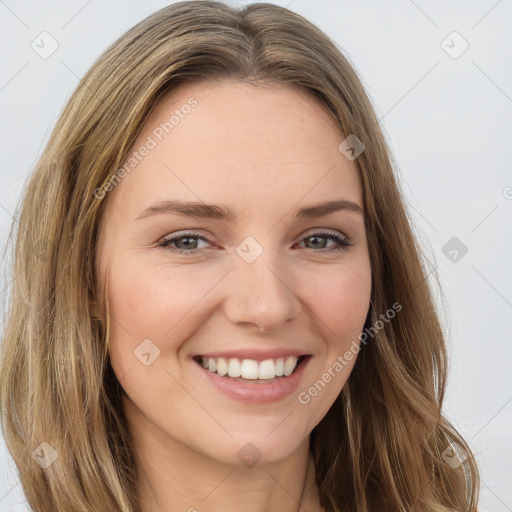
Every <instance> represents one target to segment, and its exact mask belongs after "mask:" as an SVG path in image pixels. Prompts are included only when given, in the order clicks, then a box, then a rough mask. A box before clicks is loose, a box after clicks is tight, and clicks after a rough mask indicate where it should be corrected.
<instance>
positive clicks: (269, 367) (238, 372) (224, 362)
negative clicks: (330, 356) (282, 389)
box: [201, 356, 298, 380]
mask: <svg viewBox="0 0 512 512" xmlns="http://www.w3.org/2000/svg"><path fill="white" fill-rule="evenodd" d="M297 361H298V358H297V357H296V356H288V357H287V358H284V357H279V358H278V359H265V360H264V361H260V362H258V361H256V360H254V359H242V360H241V361H240V360H239V359H237V358H235V357H232V358H229V359H226V358H224V357H218V358H216V357H203V358H202V361H201V362H202V364H203V367H204V368H207V369H208V370H209V371H211V372H213V373H218V374H219V375H220V376H221V377H223V376H224V375H228V376H229V377H233V378H236V377H242V378H243V379H248V380H256V379H262V380H268V379H273V378H275V377H282V376H283V375H284V376H285V377H288V375H291V374H292V373H293V370H295V368H296V366H297Z"/></svg>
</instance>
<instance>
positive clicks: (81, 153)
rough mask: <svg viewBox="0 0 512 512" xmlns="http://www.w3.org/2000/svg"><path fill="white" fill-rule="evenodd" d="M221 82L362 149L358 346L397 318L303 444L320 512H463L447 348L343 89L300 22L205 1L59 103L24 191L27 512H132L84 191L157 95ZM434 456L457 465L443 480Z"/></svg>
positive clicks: (16, 440)
mask: <svg viewBox="0 0 512 512" xmlns="http://www.w3.org/2000/svg"><path fill="white" fill-rule="evenodd" d="M224 78H227V79H233V80H238V81H242V80H243V81H251V82H260V83H269V84H283V85H284V84H286V85H290V86H293V87H297V88H299V89H301V90H303V91H306V92H307V93H309V94H310V95H312V96H314V97H315V98H317V99H319V100H320V101H321V102H322V103H323V104H324V105H325V107H326V108H327V109H328V111H329V112H330V113H331V114H332V116H333V119H334V120H335V121H336V122H337V123H338V125H339V127H340V135H341V133H343V134H345V136H347V135H349V134H353V135H355V136H356V137H357V138H358V139H360V140H361V141H362V142H363V143H364V146H365V150H364V151H363V152H362V153H361V154H360V155H359V157H358V158H357V166H358V171H359V175H360V180H361V183H362V187H363V195H364V207H365V212H366V231H367V236H368V246H369V251H370V260H371V267H372V279H373V281H372V295H371V308H370V310H369V312H368V317H367V321H366V324H365V328H371V327H372V326H374V325H375V324H376V323H377V322H378V321H379V319H380V318H381V315H382V313H384V312H385V311H386V310H388V309H389V308H390V305H391V304H395V303H398V304H400V305H401V307H402V309H401V311H400V313H399V314H397V315H396V317H395V318H394V319H393V320H392V321H389V322H385V323H384V325H383V326H382V328H381V329H379V330H378V332H376V333H375V334H374V335H373V337H372V340H371V342H369V343H368V344H367V345H365V346H364V348H363V349H362V350H361V352H360V353H359V356H358V358H357V361H356V364H355V367H354V369H353V372H352V374H351V376H350V378H349V380H348V382H347V383H346V385H345V386H344V388H343V390H342V392H341V393H340V395H339V397H338V398H337V399H336V401H335V403H334V404H333V405H332V407H331V409H330V410H329V411H328V413H327V415H326V416H325V417H324V418H323V419H322V421H321V422H320V423H319V424H318V426H317V427H316V428H315V429H314V430H313V432H312V434H311V453H312V455H313V458H314V462H315V468H316V478H317V484H318V488H319V492H320V498H321V502H322V505H323V506H324V507H325V509H326V511H339V512H341V511H343V512H349V511H350V512H353V511H354V510H358V511H359V512H376V511H378V512H383V511H393V512H397V511H407V512H409V511H411V510H415V511H425V512H426V511H448V510H450V511H455V510H456V511H458V512H460V511H475V510H476V506H477V498H478V472H477V467H476V464H475V460H474V458H473V455H472V454H471V450H470V448H469V447H468V446H467V445H466V443H465V442H464V440H463V438H462V437H461V435H460V434H459V433H458V432H457V431H456V430H455V429H454V427H453V426H452V425H450V423H449V422H448V421H447V420H446V419H445V418H444V417H443V416H442V414H441V408H442V404H443V396H444V391H445V379H446V353H445V341H444V334H443V332H442V329H441V326H440V321H439V318H438V315H437V313H436V310H435V307H434V303H433V298H432V291H431V290H430V289H429V284H428V281H427V277H428V276H427V270H426V267H425V264H424V261H423V259H422V256H421V252H420V250H419V246H418V244H417V242H416V240H415V237H414V235H413V232H412V228H411V226H412V223H411V221H410V220H409V215H408V213H407V211H406V208H405V206H404V201H403V199H402V194H401V192H400V189H399V186H398V183H397V181H396V179H395V176H394V171H393V164H392V161H391V157H390V154H389V152H388V148H387V145H386V142H385V139H384V137H383V134H382V132H381V129H380V127H379V123H378V120H377V118H376V116H375V113H374V111H373V109H372V106H371V104H370V101H369V99H368V97H367V95H366V93H365V91H364V89H363V87H362V85H361V82H360V80H359V78H358V77H357V74H356V72H355V71H354V69H353V68H352V66H351V65H350V64H349V62H348V60H347V59H346V58H345V57H344V56H343V54H342V53H341V52H340V50H339V49H338V48H337V47H336V45H335V44H334V43H333V42H332V41H331V40H330V39H329V38H328V37H327V36H326V35H325V34H324V33H323V32H322V31H321V30H319V29H318V28H317V27H315V26H314V25H312V24H311V23H310V22H308V21H307V20H305V19H304V18H302V17H301V16H299V15H298V14H295V13H293V12H291V11H289V10H287V9H285V8H282V7H278V6H276V5H272V4H253V5H248V6H246V7H244V8H243V9H235V8H232V7H229V6H227V5H225V4H222V3H219V2H214V1H186V2H180V3H176V4H174V5H171V6H168V7H165V8H163V9H161V10H159V11H158V12H156V13H154V14H153V15H151V16H149V17H148V18H146V19H145V20H143V21H142V22H140V23H139V24H137V25H136V26H135V27H133V28H132V29H130V30H129V31H128V32H127V33H126V34H124V35H123V36H122V37H121V38H120V39H119V40H117V41H116V42H115V43H114V44H112V45H111V46H110V47H109V48H108V49H107V50H106V51H105V52H104V53H103V55H102V56H101V57H100V58H99V59H98V60H97V61H96V62H95V63H94V64H93V66H92V68H91V69H90V70H89V71H88V72H87V73H86V75H85V76H84V78H83V79H82V80H81V82H80V85H79V86H78V87H77V89H76V91H75V92H74V94H73V95H72V97H71V99H70V100H69V102H68V103H67V105H66V107H65V109H64V111H63V112H62V114H61V116H60V118H59V120H58V122H57V124H56V126H55V129H54V130H53V132H52V134H51V137H50V139H49V141H48V143H47V145H46V148H45V149H44V151H43V153H42V155H41V157H40V159H39V161H38V163H37V166H36V168H35V171H34V173H33V175H32V176H31V179H30V181H29V182H28V185H27V187H26V190H25V191H24V197H23V201H22V204H21V209H20V212H19V230H18V231H17V233H16V241H15V244H14V246H13V256H14V264H13V282H12V285H11V291H10V296H9V301H8V307H7V308H6V311H5V332H4V335H3V339H2V346H1V350H2V351H1V362H0V399H1V405H2V428H3V433H4V437H5V441H6V444H7V447H8V449H9V452H10V454H11V456H12V458H13V459H14V462H15V463H16V465H17V468H18V471H19V476H20V479H21V483H22V486H23V490H24V493H25V495H26V498H27V500H28V503H29V505H30V506H31V507H32V508H33V510H35V511H37V512H43V511H44V512H57V511H64V510H65V511H71V510H81V511H95V512H101V511H105V512H107V511H108V512H114V511H123V512H136V511H138V510H139V504H138V497H137V485H136V478H135V458H134V452H133V445H132V440H131V438H130V435H129V433H128V430H127V426H126V421H125V420H126V419H125V416H124V414H123V411H122V407H121V400H120V397H121V391H122V389H121V386H120V383H119V382H118V381H117V379H116V378H115V376H114V374H113V371H112V368H111V366H110V363H109V359H108V350H107V347H108V336H109V332H108V325H109V323H108V321H109V316H108V311H107V312H105V311H104V310H103V308H100V309H98V306H99V305H101V304H102V300H101V297H100V292H99V286H98V278H97V269H96V259H95V258H96V247H97V239H98V232H99V231H98V230H99V227H100V222H101V219H102V212H104V209H105V204H106V202H107V201H108V195H106V197H105V198H103V199H101V198H100V199H98V197H97V194H95V190H97V189H98V188H101V187H102V186H104V185H105V184H106V183H108V180H109V179H111V176H112V174H113V173H114V172H115V170H116V169H119V168H120V167H121V165H122V163H123V162H124V160H125V159H126V157H127V155H128V152H129V149H130V147H131V145H132V143H133V142H134V140H135V138H136V137H137V135H138V133H139V132H140V130H141V128H142V126H143V124H144V121H145V119H147V117H148V115H149V114H150V113H151V111H152V109H153V108H154V106H155V104H156V103H157V101H158V100H159V98H160V97H161V96H162V95H163V94H164V93H166V92H168V91H170V90H172V89H173V88H174V87H175V86H176V85H178V84H179V83H183V82H187V81H189V82H200V81H204V82H208V81H211V80H215V79H224ZM12 236H13V232H11V238H12ZM98 311H99V313H98ZM381 323H382V321H381ZM446 450H449V451H450V453H451V454H452V455H453V453H454V452H453V450H455V452H456V453H458V454H459V462H460V463H457V464H453V463H448V462H450V461H452V460H453V457H452V458H451V459H448V458H447V457H445V453H446ZM461 454H462V455H461ZM55 457H56V458H55ZM445 459H446V460H445ZM447 461H448V462H447ZM38 462H39V463H38Z"/></svg>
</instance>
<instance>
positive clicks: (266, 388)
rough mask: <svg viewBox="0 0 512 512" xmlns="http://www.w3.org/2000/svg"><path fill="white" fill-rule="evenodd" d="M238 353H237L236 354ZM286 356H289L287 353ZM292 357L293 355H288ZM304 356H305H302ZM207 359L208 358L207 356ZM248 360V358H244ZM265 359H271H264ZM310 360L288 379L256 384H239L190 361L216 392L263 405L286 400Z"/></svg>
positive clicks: (296, 385)
mask: <svg viewBox="0 0 512 512" xmlns="http://www.w3.org/2000/svg"><path fill="white" fill-rule="evenodd" d="M237 353H238V352H237ZM286 354H290V351H287V352H286ZM290 355H294V354H290ZM302 355H306V354H302ZM207 357H209V356H207ZM211 357H223V356H211ZM244 358H246V359H250V358H249V357H244ZM265 358H266V359H271V358H270V357H266V356H265ZM310 359H311V355H306V357H305V358H304V359H303V360H302V361H301V363H300V364H299V365H298V366H297V367H296V368H295V370H294V372H293V373H292V374H291V375H289V376H288V377H276V380H274V381H273V382H268V383H258V382H247V383H246V382H241V381H238V380H235V379H233V378H231V377H226V376H224V377H221V376H220V375H219V374H218V373H213V372H211V371H210V370H207V369H206V368H203V366H202V365H200V364H198V363H197V361H195V360H193V359H192V365H193V366H194V367H195V368H197V371H198V372H199V373H200V374H201V375H202V376H203V377H202V378H204V379H206V382H207V383H208V384H209V385H211V386H213V387H214V388H215V389H217V390H218V391H221V392H222V393H223V394H225V395H227V396H228V397H230V398H233V399H235V400H237V401H239V402H244V403H249V404H265V403H271V402H277V401H278V400H282V399H283V398H286V397H287V396H289V395H290V394H291V393H293V392H294V391H295V390H296V389H297V387H298V386H299V383H300V381H301V379H302V377H303V375H304V371H305V369H306V367H307V365H308V363H309V361H310Z"/></svg>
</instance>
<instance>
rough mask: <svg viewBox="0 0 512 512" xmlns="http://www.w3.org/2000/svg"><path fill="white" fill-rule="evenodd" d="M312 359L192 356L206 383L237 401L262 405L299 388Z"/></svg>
mask: <svg viewBox="0 0 512 512" xmlns="http://www.w3.org/2000/svg"><path fill="white" fill-rule="evenodd" d="M310 359H311V355H301V356H296V355H288V356H283V357H277V358H275V359H264V360H261V361H258V360H256V359H245V358H244V359H241V358H237V357H206V356H195V357H194V358H193V361H194V367H195V368H197V369H198V370H199V372H200V373H201V374H202V375H203V377H205V378H206V383H207V384H208V385H211V386H212V387H213V388H214V389H216V390H218V391H221V392H222V393H223V394H225V395H227V396H229V397H230V398H234V399H236V400H238V401H242V402H246V403H253V404H262V403H268V402H275V401H277V400H281V399H283V398H285V397H287V396H288V395H290V394H291V393H292V392H293V391H294V390H295V389H296V388H297V387H298V385H299V383H300V380H301V379H302V375H303V373H304V371H305V367H306V366H307V363H308V362H309V360H310Z"/></svg>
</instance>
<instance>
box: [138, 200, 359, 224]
mask: <svg viewBox="0 0 512 512" xmlns="http://www.w3.org/2000/svg"><path fill="white" fill-rule="evenodd" d="M338 211H347V212H354V213H358V214H359V215H362V216H363V217H364V210H363V209H362V208H361V207H360V206H359V205H358V204H356V203H354V202H352V201H348V200H347V199H337V200H332V201H324V202H321V203H315V204H311V205H309V206H305V207H303V208H301V209H299V210H298V211H296V212H295V216H296V217H298V218H316V217H323V216H324V215H329V214H330V213H334V212H338ZM163 213H167V214H170V213H171V214H172V213H174V214H179V215H185V216H187V217H194V218H201V219H216V220H222V221H227V222H236V221H237V220H238V219H239V215H238V214H237V213H236V212H235V210H233V209H232V208H230V207H229V206H224V205H216V204H206V203H202V202H197V201H181V200H178V199H172V200H170V199H168V200H162V201H158V202H156V203H154V204H152V205H151V206H149V207H148V208H146V209H145V210H143V211H142V212H141V213H140V214H139V215H138V216H137V217H136V219H135V220H139V219H144V218H146V217H150V216H153V215H158V214H163Z"/></svg>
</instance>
